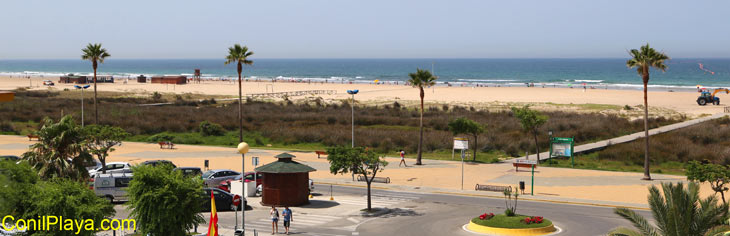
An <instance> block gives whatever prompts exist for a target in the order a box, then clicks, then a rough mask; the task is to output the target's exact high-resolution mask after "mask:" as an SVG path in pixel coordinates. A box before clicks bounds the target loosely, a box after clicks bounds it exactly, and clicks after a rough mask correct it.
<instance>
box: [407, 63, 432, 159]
mask: <svg viewBox="0 0 730 236" xmlns="http://www.w3.org/2000/svg"><path fill="white" fill-rule="evenodd" d="M408 76H410V77H411V79H409V80H408V83H410V84H411V86H413V87H414V88H418V90H419V91H420V92H421V123H420V126H421V134H420V136H419V138H418V157H417V158H416V165H421V164H422V163H421V154H422V149H423V97H424V96H425V93H424V92H423V87H430V86H434V85H435V84H436V79H438V77H436V76H433V75H432V74H431V72H430V71H428V70H421V69H420V68H416V73H410V74H408Z"/></svg>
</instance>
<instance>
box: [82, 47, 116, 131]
mask: <svg viewBox="0 0 730 236" xmlns="http://www.w3.org/2000/svg"><path fill="white" fill-rule="evenodd" d="M81 51H82V52H84V54H82V55H81V59H82V60H87V61H91V67H93V68H94V123H95V124H99V108H98V107H97V103H96V68H97V67H98V66H99V64H98V63H104V59H106V58H107V57H110V56H111V55H109V53H107V52H106V49H104V48H102V47H101V44H100V43H97V44H91V43H89V45H86V48H84V49H81Z"/></svg>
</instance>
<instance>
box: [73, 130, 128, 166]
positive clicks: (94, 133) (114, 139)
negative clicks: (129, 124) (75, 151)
mask: <svg viewBox="0 0 730 236" xmlns="http://www.w3.org/2000/svg"><path fill="white" fill-rule="evenodd" d="M83 130H84V134H85V136H86V148H87V149H88V150H89V152H90V153H91V154H93V155H96V158H97V159H99V162H101V173H104V174H106V158H107V157H108V156H109V153H110V152H113V151H114V147H115V146H119V145H122V140H124V138H126V137H128V136H129V133H127V131H124V129H122V128H119V127H114V126H108V125H89V126H86V127H84V128H83Z"/></svg>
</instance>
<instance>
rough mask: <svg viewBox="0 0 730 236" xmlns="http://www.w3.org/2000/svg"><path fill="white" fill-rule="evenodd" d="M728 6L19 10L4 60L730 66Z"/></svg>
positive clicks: (262, 4)
mask: <svg viewBox="0 0 730 236" xmlns="http://www.w3.org/2000/svg"><path fill="white" fill-rule="evenodd" d="M728 11H730V1H720V0H696V1H685V0H641V1H637V0H627V1H625V0H590V1H586V0H550V1H546V0H524V1H520V0H514V1H507V0H502V1H491V0H416V1H411V0H362V1H356V0H268V1H248V0H210V1H199V0H197V1H188V0H144V1H138V0H125V1H98V0H93V1H92V0H68V1H58V0H22V1H20V0H7V1H3V3H2V8H0V32H2V34H0V59H76V58H79V57H80V54H81V48H82V47H84V46H85V45H86V44H88V43H102V44H103V46H104V47H105V48H107V50H108V51H109V52H110V54H111V55H112V58H129V59H147V58H201V59H202V58H222V57H224V56H225V54H226V53H227V48H228V47H230V46H232V45H233V44H235V43H240V44H242V45H246V46H248V47H249V48H250V49H251V50H252V51H254V52H255V57H256V58H624V57H627V50H629V49H631V48H638V47H639V46H641V45H642V44H645V43H647V42H648V43H651V45H652V47H654V48H656V49H658V50H662V51H664V52H666V53H667V54H669V55H670V56H671V57H674V58H710V57H712V58H728V57H730V25H728V23H729V22H730V14H728Z"/></svg>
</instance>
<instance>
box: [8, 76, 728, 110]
mask: <svg viewBox="0 0 730 236" xmlns="http://www.w3.org/2000/svg"><path fill="white" fill-rule="evenodd" d="M637 79H638V78H637ZM31 80H32V81H28V79H24V78H10V77H8V76H4V77H3V76H0V90H12V89H16V88H18V87H28V86H29V85H30V84H31V83H32V85H33V88H32V89H34V90H36V89H39V90H45V89H48V88H47V87H46V86H43V85H41V84H42V81H43V80H51V81H53V82H54V83H56V85H55V86H53V87H52V89H57V90H63V89H65V88H68V89H74V88H73V84H61V83H58V77H45V78H40V77H35V78H31ZM98 89H99V91H115V92H128V93H134V94H140V95H144V94H149V93H152V92H154V91H157V92H161V93H177V94H182V93H194V94H205V95H221V96H231V97H235V96H236V95H238V86H237V85H236V84H234V83H232V82H230V81H203V82H201V83H190V84H185V85H168V84H150V83H137V81H136V80H129V81H128V82H127V83H126V84H125V83H124V79H121V78H117V81H116V82H115V83H113V84H104V83H99V84H98ZM348 89H359V90H360V93H358V94H357V95H356V96H355V99H356V100H357V101H358V102H359V103H367V104H373V105H374V104H382V105H385V104H392V103H393V102H394V101H398V102H400V103H404V104H408V103H414V104H415V102H416V101H418V100H419V93H418V89H416V88H412V87H410V86H406V85H402V84H401V85H388V84H378V85H376V84H340V83H291V82H271V81H265V82H254V81H249V82H244V85H243V94H244V95H248V94H256V93H267V92H272V91H273V92H289V91H305V90H334V91H335V92H336V94H331V95H327V94H319V95H314V96H319V97H322V98H323V99H325V100H330V99H334V100H342V99H349V98H350V95H348V94H347V93H346V91H347V90H348ZM697 96H698V93H696V92H669V91H649V107H650V108H653V109H665V110H671V111H676V112H679V113H683V114H686V115H688V116H691V117H692V116H700V115H703V114H715V113H719V112H723V107H724V106H722V105H720V106H715V105H707V106H699V105H697V103H696V99H697ZM718 96H719V97H720V98H721V99H722V100H721V101H722V102H723V103H725V102H730V95H726V94H719V95H718ZM300 98H304V96H301V97H291V98H290V99H292V100H295V99H300ZM725 99H728V100H725ZM425 101H426V103H429V104H434V103H438V104H450V105H462V106H475V107H479V106H480V105H484V104H487V103H490V104H492V105H494V104H498V105H501V106H504V107H508V106H510V105H515V103H538V104H550V103H554V104H574V105H576V104H604V105H616V106H620V107H623V106H625V105H629V106H634V107H635V106H638V105H641V104H642V103H643V94H642V91H641V90H612V89H599V88H596V89H590V88H589V89H586V90H584V89H583V88H582V87H581V88H572V89H571V88H542V87H538V86H537V85H536V86H535V87H530V88H528V87H456V86H454V87H446V86H436V87H434V88H429V89H427V90H426V94H425Z"/></svg>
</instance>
